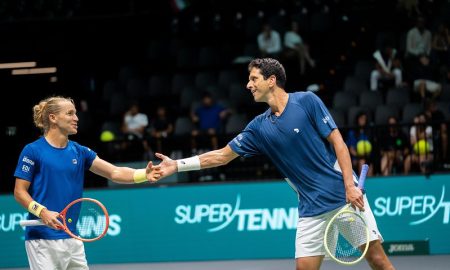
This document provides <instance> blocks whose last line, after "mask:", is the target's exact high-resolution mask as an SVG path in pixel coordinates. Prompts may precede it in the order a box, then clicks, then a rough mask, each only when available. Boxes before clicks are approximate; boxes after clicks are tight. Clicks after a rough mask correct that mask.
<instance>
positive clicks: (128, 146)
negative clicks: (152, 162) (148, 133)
mask: <svg viewBox="0 0 450 270" xmlns="http://www.w3.org/2000/svg"><path fill="white" fill-rule="evenodd" d="M147 126H148V117H147V115H146V114H145V113H142V112H141V111H140V107H139V104H138V103H137V102H136V101H134V102H132V103H131V105H130V107H129V109H128V110H127V111H126V112H125V114H124V116H123V121H122V133H123V135H124V141H123V143H122V149H123V150H125V151H126V156H128V158H131V159H140V158H143V156H142V153H145V155H146V156H145V157H146V158H148V157H153V154H152V153H151V149H150V148H149V146H148V144H147V143H146V141H145V140H144V133H145V129H146V128H147ZM137 154H141V155H140V156H137ZM147 156H148V157H147Z"/></svg>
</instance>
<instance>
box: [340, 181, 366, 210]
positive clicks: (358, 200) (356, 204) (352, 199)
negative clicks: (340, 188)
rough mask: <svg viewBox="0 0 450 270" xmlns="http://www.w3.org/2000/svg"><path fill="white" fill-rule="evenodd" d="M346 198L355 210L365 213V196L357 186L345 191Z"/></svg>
mask: <svg viewBox="0 0 450 270" xmlns="http://www.w3.org/2000/svg"><path fill="white" fill-rule="evenodd" d="M345 197H346V199H347V203H350V204H351V205H352V207H353V208H354V209H356V208H358V209H359V210H360V211H364V194H363V192H362V190H361V189H360V188H358V187H357V186H352V187H350V188H347V189H346V190H345Z"/></svg>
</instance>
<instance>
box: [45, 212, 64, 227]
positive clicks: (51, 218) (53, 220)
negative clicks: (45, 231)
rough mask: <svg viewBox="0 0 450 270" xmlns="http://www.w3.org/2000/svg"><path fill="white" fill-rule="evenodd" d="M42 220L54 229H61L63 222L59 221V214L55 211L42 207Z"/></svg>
mask: <svg viewBox="0 0 450 270" xmlns="http://www.w3.org/2000/svg"><path fill="white" fill-rule="evenodd" d="M40 217H41V219H42V222H43V223H44V224H45V225H46V226H48V227H50V228H52V229H55V230H62V229H63V224H62V223H61V221H60V220H59V218H61V217H60V215H59V213H58V212H55V211H50V210H48V209H47V208H44V209H42V212H41V215H40Z"/></svg>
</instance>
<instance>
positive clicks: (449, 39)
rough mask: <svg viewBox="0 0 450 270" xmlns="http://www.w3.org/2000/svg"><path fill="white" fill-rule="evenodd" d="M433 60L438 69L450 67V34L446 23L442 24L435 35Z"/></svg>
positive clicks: (432, 52)
mask: <svg viewBox="0 0 450 270" xmlns="http://www.w3.org/2000/svg"><path fill="white" fill-rule="evenodd" d="M431 60H432V63H433V64H435V65H436V66H438V67H441V66H446V67H449V66H450V34H449V32H448V27H447V25H446V24H445V23H440V24H439V26H438V28H437V30H436V32H435V33H434V34H433V40H432V42H431Z"/></svg>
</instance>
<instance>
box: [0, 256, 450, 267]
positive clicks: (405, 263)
mask: <svg viewBox="0 0 450 270" xmlns="http://www.w3.org/2000/svg"><path fill="white" fill-rule="evenodd" d="M390 258H391V260H392V262H393V264H394V266H395V267H396V269H397V270H402V269H407V270H449V269H450V255H432V256H431V255H430V256H391V257H390ZM6 269H8V270H26V269H28V268H6ZM90 269H91V270H119V269H126V270H144V269H145V270H178V269H183V270H284V269H286V270H294V269H295V264H294V260H290V259H283V260H248V261H232V260H231V261H205V262H176V263H167V262H166V263H135V264H134V263H131V264H130V263H128V264H93V265H90ZM321 269H322V270H345V269H347V270H350V269H358V270H370V268H369V266H368V265H367V263H366V262H365V261H362V262H360V263H359V264H356V265H354V266H344V265H339V264H336V263H334V262H332V261H324V263H323V265H322V267H321Z"/></svg>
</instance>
